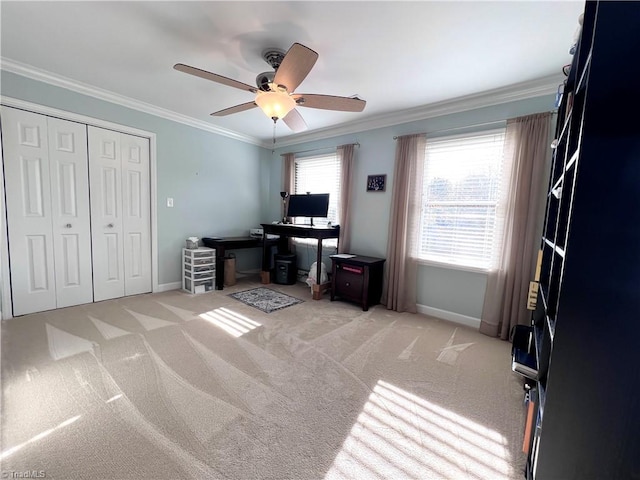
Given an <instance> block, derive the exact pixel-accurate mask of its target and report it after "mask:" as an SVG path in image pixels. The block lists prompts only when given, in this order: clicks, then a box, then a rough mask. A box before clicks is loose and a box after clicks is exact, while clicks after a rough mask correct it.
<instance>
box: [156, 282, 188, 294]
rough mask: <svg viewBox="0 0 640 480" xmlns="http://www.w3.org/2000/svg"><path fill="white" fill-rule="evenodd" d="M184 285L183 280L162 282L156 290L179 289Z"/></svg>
mask: <svg viewBox="0 0 640 480" xmlns="http://www.w3.org/2000/svg"><path fill="white" fill-rule="evenodd" d="M180 287H182V282H171V283H161V284H159V285H158V289H157V290H156V292H158V293H160V292H168V291H169V290H178V289H179V288H180Z"/></svg>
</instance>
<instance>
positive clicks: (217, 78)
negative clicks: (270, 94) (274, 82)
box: [173, 63, 258, 93]
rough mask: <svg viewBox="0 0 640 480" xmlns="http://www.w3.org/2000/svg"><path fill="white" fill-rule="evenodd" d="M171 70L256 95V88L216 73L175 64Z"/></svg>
mask: <svg viewBox="0 0 640 480" xmlns="http://www.w3.org/2000/svg"><path fill="white" fill-rule="evenodd" d="M173 68H175V69H176V70H178V71H180V72H184V73H188V74H189V75H195V76H196V77H200V78H204V79H205V80H211V81H212V82H217V83H221V84H223V85H227V86H228V87H234V88H239V89H240V90H246V91H249V92H251V93H256V92H257V91H258V89H257V88H256V87H252V86H251V85H248V84H246V83H242V82H238V81H237V80H233V79H231V78H227V77H223V76H222V75H218V74H217V73H211V72H207V71H206V70H201V69H199V68H196V67H190V66H189V65H185V64H184V63H176V64H175V65H174V66H173Z"/></svg>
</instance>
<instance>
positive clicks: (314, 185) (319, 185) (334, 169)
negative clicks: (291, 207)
mask: <svg viewBox="0 0 640 480" xmlns="http://www.w3.org/2000/svg"><path fill="white" fill-rule="evenodd" d="M295 165H296V169H295V186H294V188H295V191H294V193H295V194H297V195H303V194H305V193H307V192H309V193H328V194H329V213H328V216H327V218H315V219H314V220H313V223H314V224H315V225H326V224H327V222H332V223H333V224H339V223H340V219H339V218H338V205H339V203H340V163H339V162H338V156H337V155H336V154H335V153H332V154H329V155H319V156H314V157H306V158H299V159H296V162H295ZM308 221H309V219H304V218H301V219H300V221H299V222H298V220H294V223H302V222H308Z"/></svg>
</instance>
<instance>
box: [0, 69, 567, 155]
mask: <svg viewBox="0 0 640 480" xmlns="http://www.w3.org/2000/svg"><path fill="white" fill-rule="evenodd" d="M0 67H1V68H2V70H5V71H7V72H11V73H15V74H16V75H20V76H23V77H27V78H31V79H33V80H37V81H40V82H43V83H47V84H49V85H53V86H56V87H61V88H64V89H66V90H71V91H74V92H76V93H79V94H82V95H87V96H90V97H94V98H97V99H99V100H104V101H106V102H110V103H114V104H116V105H120V106H123V107H126V108H131V109H133V110H137V111H140V112H144V113H148V114H150V115H154V116H156V117H161V118H165V119H167V120H171V121H174V122H178V123H182V124H184V125H188V126H190V127H194V128H198V129H200V130H205V131H207V132H211V133H215V134H217V135H222V136H224V137H228V138H231V139H234V140H239V141H241V142H245V143H250V144H252V145H257V146H259V147H262V148H267V149H272V148H273V145H272V143H271V141H268V140H261V139H259V138H256V137H252V136H249V135H244V134H241V133H238V132H235V131H232V130H227V129H224V128H221V127H217V126H215V125H211V124H210V123H206V122H203V121H201V120H197V119H195V118H193V117H188V116H186V115H182V114H180V113H176V112H173V111H171V110H167V109H164V108H160V107H157V106H155V105H151V104H149V103H145V102H141V101H139V100H135V99H132V98H129V97H125V96H123V95H119V94H116V93H113V92H110V91H108V90H103V89H101V88H97V87H94V86H92V85H88V84H84V83H81V82H77V81H75V80H72V79H70V78H67V77H63V76H61V75H57V74H54V73H51V72H47V71H45V70H41V69H38V68H35V67H32V66H31V65H27V64H24V63H20V62H17V61H15V60H11V59H8V58H5V57H0ZM563 80H564V77H562V76H561V75H553V76H550V77H544V78H540V79H537V80H533V81H530V82H523V83H518V84H515V85H510V86H508V87H504V88H498V89H494V90H489V91H487V92H482V93H478V94H473V95H467V96H464V97H459V98H456V99H453V100H446V101H443V102H437V103H432V104H428V105H422V106H420V107H415V108H410V109H406V110H401V111H397V112H390V113H387V114H382V115H376V116H373V117H371V118H365V119H362V120H356V121H354V122H349V123H345V124H342V125H339V126H334V127H327V128H322V129H319V130H314V131H313V132H309V133H302V134H297V135H292V136H289V137H285V138H282V139H281V140H279V141H278V145H277V147H278V148H280V147H288V146H291V145H298V144H301V143H306V142H311V141H316V140H324V139H326V138H331V137H336V136H339V135H348V134H353V133H359V132H364V131H367V130H374V129H377V128H385V127H390V126H393V125H400V124H403V123H409V122H414V121H418V120H425V119H427V118H433V117H439V116H443V115H450V114H453V113H459V112H464V111H467V110H473V109H477V108H482V107H490V106H492V105H499V104H501V103H508V102H514V101H518V100H526V99H528V98H533V97H539V96H542V95H550V94H554V93H556V91H557V88H558V85H559V84H560V83H562V81H563Z"/></svg>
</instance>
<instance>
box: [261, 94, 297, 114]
mask: <svg viewBox="0 0 640 480" xmlns="http://www.w3.org/2000/svg"><path fill="white" fill-rule="evenodd" d="M255 102H256V104H257V105H258V106H259V107H260V108H261V109H262V111H263V112H264V114H265V115H266V116H267V117H269V118H277V119H281V118H284V117H285V116H286V115H287V113H289V112H290V111H291V110H293V109H294V108H295V107H296V102H295V100H294V99H293V98H292V97H291V96H290V95H289V94H288V93H287V92H286V91H280V90H279V89H277V90H276V91H271V92H263V91H259V92H258V93H257V95H256V100H255Z"/></svg>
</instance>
